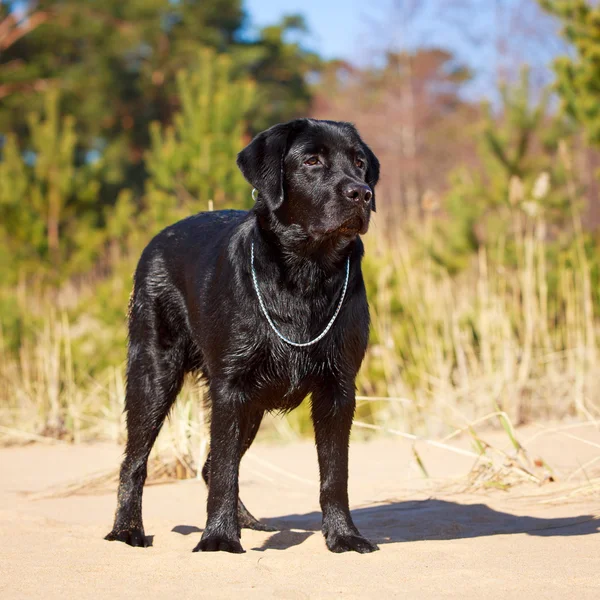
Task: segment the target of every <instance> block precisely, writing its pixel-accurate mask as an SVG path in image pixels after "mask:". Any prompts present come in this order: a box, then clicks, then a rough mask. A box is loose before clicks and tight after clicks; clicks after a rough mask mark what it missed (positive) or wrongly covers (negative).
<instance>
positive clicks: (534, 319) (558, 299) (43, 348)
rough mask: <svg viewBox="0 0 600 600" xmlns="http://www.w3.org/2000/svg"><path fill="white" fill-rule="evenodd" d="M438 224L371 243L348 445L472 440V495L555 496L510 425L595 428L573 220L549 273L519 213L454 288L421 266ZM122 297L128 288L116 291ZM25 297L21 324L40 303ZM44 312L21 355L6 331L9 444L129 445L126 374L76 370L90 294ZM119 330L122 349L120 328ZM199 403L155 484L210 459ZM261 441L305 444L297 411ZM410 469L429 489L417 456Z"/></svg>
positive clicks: (113, 369) (599, 367)
mask: <svg viewBox="0 0 600 600" xmlns="http://www.w3.org/2000/svg"><path fill="white" fill-rule="evenodd" d="M429 219H430V217H428V220H426V222H425V223H424V224H421V225H420V226H419V228H418V229H414V228H413V229H412V235H411V230H410V228H408V231H409V233H402V234H400V233H399V234H398V235H397V236H396V238H395V239H393V240H388V241H386V240H384V239H383V237H381V236H377V232H376V231H375V232H374V233H373V234H371V237H370V238H369V239H368V240H367V245H368V252H367V259H366V263H365V269H364V270H365V277H366V280H367V286H368V288H369V298H370V303H371V314H372V330H373V340H372V343H371V346H370V349H369V351H368V354H367V357H366V360H365V363H364V366H363V370H362V371H361V374H360V376H359V380H358V385H359V394H360V395H359V396H358V406H357V422H356V428H355V433H356V435H360V434H361V432H362V433H363V435H374V434H377V433H378V432H382V431H383V430H385V431H388V432H391V433H392V434H394V435H402V436H403V437H408V438H410V439H413V440H415V441H418V440H422V441H425V442H426V443H429V444H434V445H437V446H438V447H441V448H446V449H447V450H448V451H453V452H455V451H457V449H456V447H454V446H452V445H450V443H449V442H450V441H451V439H452V437H454V436H455V435H457V432H463V433H464V432H466V433H468V434H469V435H470V436H471V437H472V441H473V445H474V448H475V450H474V451H472V452H469V455H470V456H472V458H473V459H474V462H475V465H476V467H475V470H474V475H473V482H472V485H473V486H481V485H484V486H498V487H502V486H503V485H514V483H515V482H516V481H520V480H530V481H536V482H538V483H541V482H543V481H547V480H548V479H549V478H550V477H551V475H550V474H549V471H548V469H547V467H546V466H545V465H541V466H540V465H537V464H535V462H532V460H531V459H530V458H529V457H528V455H527V452H526V450H525V446H524V445H521V444H519V443H518V442H517V441H516V438H515V437H514V428H513V425H512V424H513V423H515V424H517V425H519V424H523V423H527V422H530V421H532V420H544V419H549V418H551V419H554V420H560V419H563V418H564V417H567V416H569V417H573V416H574V417H577V418H579V419H584V420H587V421H590V422H591V421H594V422H595V421H597V420H598V419H599V418H600V406H599V405H598V404H597V403H596V402H595V401H594V399H595V398H597V397H598V395H599V392H600V380H598V377H597V373H598V372H599V371H600V362H599V353H598V335H597V332H598V318H597V315H596V313H595V310H596V307H595V306H594V301H593V297H592V280H591V274H590V265H589V264H588V260H587V258H586V254H585V252H584V247H583V236H582V234H581V226H580V224H579V222H578V220H577V218H576V217H575V216H574V217H573V231H574V232H575V238H574V239H575V241H574V243H572V244H571V245H570V247H569V250H568V252H566V253H564V256H563V257H562V258H560V259H559V261H558V263H556V261H555V262H554V263H552V262H551V261H550V260H549V250H548V243H547V241H546V239H545V237H546V234H545V231H546V224H545V223H544V221H543V219H542V218H541V216H539V215H538V216H528V215H527V214H525V213H523V212H522V211H520V210H519V209H517V208H515V209H514V214H513V221H514V223H513V225H514V227H513V228H512V229H511V231H513V232H515V233H512V234H511V235H510V236H508V235H507V237H506V238H503V239H500V240H499V241H498V243H497V244H495V245H493V246H492V245H490V246H488V247H486V248H481V250H480V251H479V254H478V255H477V256H476V258H475V260H474V262H473V264H472V267H471V268H469V269H467V270H466V271H465V272H463V273H462V274H460V275H459V276H456V277H451V276H450V275H449V274H448V273H447V272H445V271H444V269H443V268H441V267H440V266H439V265H438V264H436V263H435V262H434V261H433V259H432V258H430V256H429V255H428V254H427V253H426V252H424V251H423V248H424V247H426V246H427V243H428V241H429V238H430V237H431V236H433V235H434V234H433V233H432V232H433V225H432V223H431V221H430V220H429ZM415 234H417V235H415ZM418 240H421V241H420V242H419V241H418ZM423 241H424V242H425V243H422V242H423ZM509 244H511V248H512V249H513V250H512V251H513V253H514V259H511V260H510V261H509V260H508V259H507V254H508V252H507V250H506V248H507V247H508V245H509ZM118 285H119V286H120V287H121V288H123V287H127V284H125V283H124V281H123V279H121V280H120V281H119V282H118ZM19 293H20V294H21V295H22V296H23V298H24V300H23V306H25V307H26V308H25V309H23V310H24V314H25V315H26V316H27V314H29V313H28V312H27V311H29V312H32V311H33V309H32V308H31V304H32V300H31V298H29V297H28V294H27V291H26V290H25V292H24V291H23V290H20V292H19ZM32 296H33V294H32ZM36 302H37V304H36V305H35V310H34V311H33V312H35V314H36V316H37V317H38V319H39V321H40V322H41V327H40V328H39V329H38V330H37V332H36V333H35V334H34V335H30V336H28V337H27V336H26V337H24V339H23V341H22V343H21V345H20V348H19V350H18V352H17V353H14V352H10V351H9V350H8V349H7V348H6V344H4V343H2V337H1V332H0V424H1V426H0V436H2V437H3V438H4V439H5V440H8V441H20V442H23V441H49V440H53V439H58V440H63V441H67V442H80V441H84V440H90V439H104V440H112V441H117V442H122V441H123V437H124V422H123V414H122V411H123V403H124V390H125V383H124V375H123V371H124V369H123V365H122V364H116V365H113V366H110V367H108V368H105V369H104V370H102V371H101V372H95V373H94V375H93V376H92V375H91V374H90V373H89V372H88V371H87V370H86V368H85V362H83V366H82V361H78V360H76V358H78V356H79V355H78V354H77V353H78V352H79V351H80V350H79V348H81V347H82V341H81V340H82V339H83V340H84V342H85V344H88V345H89V344H92V345H93V344H94V340H95V339H96V337H97V336H98V331H99V328H98V326H97V323H95V322H94V321H93V319H87V320H86V319H84V318H82V316H81V315H82V314H83V315H84V316H85V314H86V311H85V310H83V311H82V310H81V307H82V306H83V307H85V306H86V303H89V302H94V287H93V285H92V284H89V285H88V286H87V287H85V286H84V287H83V288H80V289H79V290H75V288H73V287H71V288H70V290H69V299H68V302H59V303H56V302H52V305H51V307H50V304H51V303H50V302H48V301H45V302H44V300H43V299H41V300H40V299H39V298H38V299H37V300H36ZM73 307H78V308H79V311H78V313H77V314H78V315H79V316H78V317H77V318H74V317H72V316H71V315H72V314H73V311H72V310H71V309H72V308H73ZM111 326H112V328H113V329H114V330H118V331H119V335H120V336H121V338H123V337H124V336H123V333H124V332H123V329H124V326H125V323H124V319H122V321H121V322H119V323H117V324H114V323H112V324H111ZM103 331H104V330H103ZM119 335H115V336H114V339H119ZM87 351H88V352H90V349H89V348H88V350H87ZM94 351H95V347H93V346H92V349H91V352H92V354H93V353H94ZM123 354H124V353H123ZM121 356H123V355H121ZM201 396H202V389H201V388H198V387H197V386H195V385H193V384H192V383H186V386H185V388H184V390H183V392H182V394H181V396H180V399H179V401H178V402H177V404H176V406H175V408H174V410H173V412H172V414H171V416H170V419H169V420H168V422H167V424H166V425H165V427H164V428H163V431H162V432H161V435H160V436H159V442H158V443H157V445H156V448H155V451H154V455H153V456H154V459H155V460H156V461H157V463H156V464H157V465H158V466H157V469H156V477H157V478H159V479H160V478H162V477H178V478H187V477H193V476H196V475H197V472H198V470H199V467H200V466H201V464H202V461H203V460H204V457H205V455H206V452H207V437H206V430H205V421H206V416H205V414H204V412H203V403H202V401H201ZM492 422H493V424H494V425H495V426H496V427H502V428H504V430H505V431H506V434H507V436H508V438H509V439H510V440H511V443H512V444H513V448H514V452H513V453H512V454H511V455H503V454H501V453H499V452H498V451H497V450H495V449H494V448H492V447H490V446H489V445H486V444H485V442H484V441H483V439H482V438H481V436H480V435H479V434H477V433H476V431H477V428H478V427H479V425H481V424H484V423H487V424H488V425H489V424H490V423H492ZM268 427H269V430H268V431H267V432H266V434H267V435H271V436H275V437H278V438H283V439H290V438H295V437H298V436H299V435H304V434H305V433H307V432H309V431H310V430H311V427H310V422H309V417H308V411H307V410H306V409H302V408H301V409H300V410H299V411H295V412H294V413H292V414H291V415H290V416H289V417H287V418H286V419H283V420H270V421H269V425H268ZM415 461H416V463H417V464H418V465H419V466H420V468H421V470H422V472H423V473H424V474H426V473H427V468H426V465H424V464H423V462H422V460H421V458H420V456H419V453H418V450H417V447H416V446H415ZM160 465H162V467H160ZM161 469H162V470H161Z"/></svg>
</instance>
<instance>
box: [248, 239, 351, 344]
mask: <svg viewBox="0 0 600 600" xmlns="http://www.w3.org/2000/svg"><path fill="white" fill-rule="evenodd" d="M250 266H251V268H252V283H253V284H254V289H255V290H256V295H257V296H258V303H259V305H260V308H261V310H262V312H263V315H265V318H266V319H267V322H268V323H269V325H270V326H271V329H272V330H273V331H274V332H275V334H276V335H277V337H278V338H279V339H280V340H283V341H284V342H286V344H290V346H296V347H298V348H302V347H304V346H312V345H313V344H316V343H317V342H318V341H319V340H321V339H323V338H324V337H325V336H326V335H327V332H328V331H329V330H330V329H331V326H332V325H333V323H334V321H335V320H336V318H337V316H338V314H339V312H340V309H341V308H342V304H343V302H344V297H345V296H346V290H347V289H348V279H349V278H350V257H348V260H347V261H346V280H345V281H344V289H343V290H342V297H341V298H340V301H339V304H338V306H337V308H336V309H335V313H333V317H331V321H329V323H327V327H325V329H324V330H323V331H322V332H321V334H320V335H318V336H317V337H316V338H315V339H314V340H311V341H310V342H303V343H299V342H292V340H288V338H286V337H285V336H284V335H282V334H281V333H280V332H279V331H278V329H277V327H275V323H273V321H272V320H271V317H270V316H269V313H268V312H267V308H266V307H265V303H264V301H263V299H262V296H261V295H260V290H259V289H258V281H257V279H256V270H255V269H254V242H252V249H251V251H250Z"/></svg>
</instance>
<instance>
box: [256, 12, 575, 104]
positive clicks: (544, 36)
mask: <svg viewBox="0 0 600 600" xmlns="http://www.w3.org/2000/svg"><path fill="white" fill-rule="evenodd" d="M411 2H414V3H415V4H417V5H419V4H420V5H421V6H422V7H423V10H422V11H421V12H420V13H419V14H418V17H417V18H416V19H414V20H413V21H411V24H410V27H408V28H407V31H406V32H402V29H401V26H400V23H401V20H400V19H399V15H398V9H397V7H398V6H402V5H405V6H406V5H410V4H411ZM457 4H460V2H454V3H451V2H449V0H429V1H426V0H370V1H369V0H245V8H246V11H247V13H248V15H249V17H250V24H251V25H254V26H256V27H260V26H264V25H269V24H273V23H276V22H277V21H279V20H280V19H281V17H282V16H283V15H285V14H302V15H303V16H304V18H305V19H306V21H307V24H308V27H309V29H310V32H311V34H310V36H309V37H308V38H307V39H306V40H304V45H305V46H307V47H309V48H310V49H312V50H315V51H317V52H318V53H319V54H321V55H322V56H323V57H325V58H343V59H346V60H349V61H351V62H354V63H356V64H361V63H362V64H364V63H368V62H373V61H374V60H375V61H376V60H377V58H378V57H381V56H382V53H383V52H384V51H385V50H386V49H389V48H393V47H394V46H395V47H408V48H414V47H416V46H429V47H431V46H435V47H439V48H444V49H448V50H450V51H452V52H453V53H454V54H455V55H456V57H457V58H458V60H459V61H461V62H462V63H463V64H466V65H467V66H469V67H470V68H471V69H472V70H473V71H475V72H476V73H477V76H476V78H475V80H474V81H473V82H472V83H471V84H469V87H468V90H467V95H469V96H471V97H482V96H489V95H490V90H491V88H493V87H495V83H496V75H497V66H498V63H497V54H496V50H497V46H496V34H499V35H501V36H504V37H505V39H506V40H508V42H507V43H508V45H509V48H510V59H509V60H511V61H512V63H511V64H512V65H513V66H514V65H518V64H519V63H520V62H521V61H522V60H529V61H530V62H534V68H537V69H538V73H539V78H540V81H541V83H547V81H548V80H549V79H550V78H551V77H552V73H551V70H550V68H549V66H550V61H551V59H552V58H553V57H554V56H556V54H557V53H558V52H561V51H564V47H562V46H561V43H560V39H559V38H558V37H557V36H556V35H555V34H554V32H555V31H556V30H557V27H556V26H555V25H554V23H553V21H551V20H550V19H549V18H548V17H547V16H546V15H544V14H543V13H542V12H541V11H540V9H539V5H538V4H537V2H536V0H504V1H503V2H502V4H501V5H499V4H497V3H496V2H492V0H470V2H465V3H464V4H465V6H466V7H467V8H463V10H462V11H461V10H460V9H458V8H456V7H457ZM394 6H396V9H394ZM497 6H503V7H504V8H503V11H504V12H503V17H504V19H502V18H500V19H499V13H498V12H497ZM501 16H502V15H501ZM515 23H516V24H515ZM531 27H533V29H534V31H532V32H531V34H530V32H529V30H528V28H531ZM491 95H494V92H491Z"/></svg>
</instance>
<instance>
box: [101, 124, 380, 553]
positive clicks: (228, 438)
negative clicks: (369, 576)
mask: <svg viewBox="0 0 600 600" xmlns="http://www.w3.org/2000/svg"><path fill="white" fill-rule="evenodd" d="M311 157H317V158H318V162H317V163H316V164H310V163H311V162H314V158H311ZM307 161H308V162H309V164H307ZM238 166H239V168H240V169H241V171H242V173H243V174H244V176H245V177H246V179H247V180H248V181H249V182H250V183H251V184H252V186H254V187H255V188H256V189H257V190H258V193H259V195H258V199H257V201H256V204H255V206H254V208H253V209H252V210H250V211H248V212H245V211H216V212H206V213H200V214H197V215H194V216H192V217H189V218H187V219H184V220H183V221H180V222H179V223H176V224H175V225H172V226H170V227H167V228H166V229H165V230H164V231H162V232H161V233H159V234H158V235H157V236H156V237H155V238H154V239H153V240H152V241H151V242H150V244H149V245H148V246H147V247H146V249H145V250H144V252H143V254H142V256H141V258H140V261H139V264H138V267H137V271H136V273H135V282H134V291H133V295H132V301H131V306H130V317H129V356H128V369H127V397H126V412H127V430H128V440H127V447H126V452H125V458H124V460H123V464H122V467H121V475H120V484H119V492H118V506H117V513H116V517H115V523H114V527H113V530H112V531H111V533H109V534H108V536H107V539H109V540H120V541H123V542H126V543H128V544H130V545H132V546H146V545H147V538H146V537H145V535H144V528H143V524H142V488H143V485H144V481H145V478H146V465H147V459H148V455H149V453H150V450H151V448H152V445H153V444H154V441H155V439H156V436H157V435H158V432H159V430H160V428H161V426H162V423H163V421H164V419H165V417H166V416H167V413H168V412H169V409H170V408H171V406H172V404H173V402H174V401H175V398H176V396H177V394H178V392H179V390H180V389H181V385H182V382H183V378H184V375H185V374H186V373H189V372H200V373H201V374H202V376H203V377H204V378H205V379H206V381H207V384H208V388H209V396H210V407H211V424H210V435H211V442H210V454H209V457H208V460H207V463H206V465H205V466H204V469H203V472H202V474H203V476H204V479H205V481H206V482H207V484H208V485H209V492H208V520H207V524H206V529H205V530H204V533H203V535H202V539H201V540H200V542H199V544H198V545H197V546H196V548H195V550H202V551H214V550H225V551H228V552H243V549H242V546H241V545H240V530H241V528H242V527H251V528H254V529H268V528H267V527H266V526H265V525H263V524H262V523H260V522H259V521H257V520H256V519H255V518H254V517H253V516H252V515H251V514H250V513H249V512H248V511H247V510H246V508H245V507H244V505H243V504H242V503H241V501H240V500H239V499H238V471H239V463H240V460H241V457H242V456H243V454H244V452H245V451H246V450H247V449H248V447H249V446H250V444H251V443H252V441H253V439H254V436H255V435H256V432H257V431H258V428H259V426H260V422H261V419H262V416H263V413H264V412H265V411H289V410H292V409H294V408H296V407H297V406H298V405H299V404H300V403H301V402H302V400H303V399H304V398H305V397H306V396H307V395H309V394H310V395H311V408H312V418H313V422H314V429H315V437H316V444H317V450H318V460H319V470H320V476H321V492H320V501H321V507H322V511H323V533H324V535H325V538H326V542H327V546H328V548H329V549H330V550H332V551H334V552H344V551H348V550H355V551H358V552H371V551H373V550H375V549H377V547H376V546H375V545H374V544H372V543H370V542H369V541H368V540H366V539H365V538H363V537H362V536H361V535H360V533H359V532H358V530H357V529H356V527H355V526H354V524H353V522H352V517H351V516H350V511H349V509H348V492H347V480H348V441H349V435H350V428H351V425H352V418H353V414H354V408H355V377H356V374H357V372H358V369H359V367H360V364H361V362H362V360H363V357H364V354H365V350H366V347H367V339H368V333H369V311H368V305H367V298H366V294H365V287H364V283H363V278H362V273H361V267H360V263H361V259H362V255H363V244H362V241H361V239H360V237H359V234H360V233H365V232H366V230H367V228H368V224H369V219H370V214H371V211H372V210H374V209H375V197H374V188H375V184H376V183H377V180H378V178H379V163H378V161H377V158H376V157H375V156H374V154H373V153H372V152H371V150H369V148H368V147H367V146H366V145H365V143H364V142H363V141H362V140H361V138H360V137H359V135H358V133H357V132H356V130H355V129H354V127H353V126H352V125H350V124H348V123H338V122H334V121H316V120H309V119H300V120H296V121H291V122H290V123H285V124H280V125H276V126H274V127H272V128H270V129H268V130H267V131H265V132H263V133H261V134H259V135H258V136H257V137H256V138H254V140H252V142H251V143H250V144H249V145H248V146H247V147H246V148H245V149H244V150H242V151H241V152H240V154H239V156H238ZM248 193H250V189H249V190H248ZM252 242H254V247H255V264H256V273H257V277H258V281H259V285H260V289H261V292H262V294H263V297H264V299H265V304H266V305H267V308H268V311H269V313H270V315H271V318H272V319H273V320H274V322H275V323H276V324H277V326H278V328H279V330H280V331H281V332H282V333H283V334H284V335H285V336H287V337H288V338H290V339H292V340H294V341H298V342H305V341H308V340H310V339H312V338H314V337H316V336H317V335H318V334H319V333H321V331H322V330H323V328H324V327H325V325H326V324H327V323H328V322H329V319H330V318H331V316H332V315H333V313H334V311H335V308H336V306H337V303H338V301H339V298H340V293H341V289H342V286H343V282H344V276H345V263H346V259H347V257H350V278H349V284H348V291H347V295H346V298H345V300H344V303H343V305H342V308H341V311H340V313H339V315H338V318H337V320H336V321H335V324H334V325H333V327H332V329H331V330H330V331H329V333H328V334H327V335H326V336H325V337H324V338H323V339H322V340H321V341H319V342H318V343H317V344H315V345H313V346H310V347H306V348H295V347H292V346H290V345H288V344H285V343H284V342H282V341H281V340H279V339H278V338H277V336H276V335H275V334H274V333H273V331H272V330H271V329H270V327H269V325H268V323H267V321H266V319H265V317H264V315H263V314H262V313H261V312H260V308H259V304H258V300H257V297H256V293H255V291H254V289H253V287H252V280H251V270H250V248H251V244H252Z"/></svg>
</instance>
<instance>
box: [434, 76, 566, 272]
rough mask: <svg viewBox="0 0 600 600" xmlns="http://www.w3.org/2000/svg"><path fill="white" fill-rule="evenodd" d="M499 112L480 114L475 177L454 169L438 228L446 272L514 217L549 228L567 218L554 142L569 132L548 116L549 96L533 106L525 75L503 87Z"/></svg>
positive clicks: (559, 120) (503, 230) (488, 110)
mask: <svg viewBox="0 0 600 600" xmlns="http://www.w3.org/2000/svg"><path fill="white" fill-rule="evenodd" d="M501 100H502V104H501V112H500V113H499V114H498V113H497V112H496V111H495V110H494V109H493V108H492V107H491V106H490V105H487V106H484V110H485V115H484V119H483V121H482V122H481V123H480V124H478V125H477V127H476V136H477V139H478V140H479V152H478V155H479V159H480V161H481V165H480V169H479V170H473V169H466V168H459V169H457V170H455V171H454V172H453V173H452V175H451V189H450V191H449V193H448V195H447V198H446V210H447V212H448V213H449V217H450V218H449V219H448V220H447V221H444V222H443V223H442V225H441V227H440V228H441V233H442V236H441V239H442V240H443V243H442V244H440V247H439V248H437V249H434V255H435V256H436V257H437V258H439V260H440V261H441V262H442V263H443V264H445V265H446V266H447V267H448V268H450V269H451V270H456V269H459V268H462V267H463V266H464V265H465V262H466V261H467V260H468V258H469V256H470V254H471V253H472V252H473V251H474V250H475V249H476V248H477V247H478V246H479V245H480V244H482V243H488V242H493V241H496V240H497V239H498V236H499V235H503V234H506V233H507V232H508V229H509V228H510V227H511V224H510V222H511V220H512V216H511V212H512V210H513V209H517V210H521V211H524V212H525V213H527V214H529V215H530V216H533V215H538V216H539V215H541V214H542V213H543V216H544V219H545V220H547V221H548V222H554V223H560V222H563V221H564V219H565V218H568V216H569V215H568V213H567V207H568V205H569V201H568V195H567V193H566V188H565V172H564V166H563V164H562V162H561V161H560V160H559V158H558V151H559V142H560V141H561V140H563V141H564V140H566V139H567V138H568V136H569V135H570V133H571V132H570V129H569V127H568V125H567V124H566V123H565V122H564V120H563V119H562V118H560V116H553V115H551V114H550V111H549V110H548V103H549V100H550V90H545V91H544V92H543V93H542V96H541V97H540V98H539V100H537V101H534V99H533V96H532V92H531V85H530V75H529V70H528V69H527V68H523V70H522V71H521V78H520V81H519V83H518V84H516V85H514V86H512V87H511V86H508V85H504V86H502V87H501Z"/></svg>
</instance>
